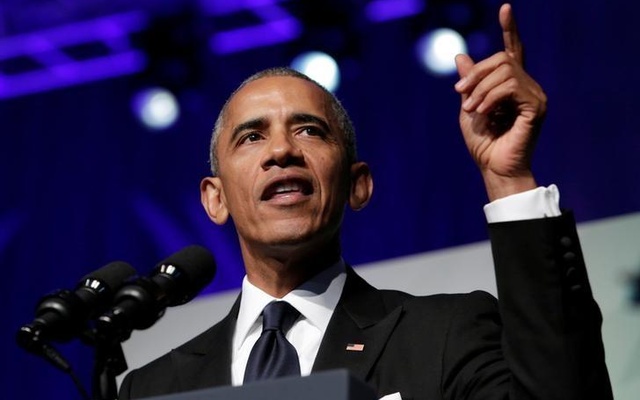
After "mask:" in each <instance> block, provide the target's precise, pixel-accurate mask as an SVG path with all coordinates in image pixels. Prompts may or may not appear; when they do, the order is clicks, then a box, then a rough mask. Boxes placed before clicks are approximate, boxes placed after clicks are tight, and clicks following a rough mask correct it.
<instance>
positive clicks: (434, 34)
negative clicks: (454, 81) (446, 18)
mask: <svg viewBox="0 0 640 400" xmlns="http://www.w3.org/2000/svg"><path fill="white" fill-rule="evenodd" d="M416 52H417V56H418V59H419V60H420V62H421V63H422V64H423V66H424V67H425V68H426V69H427V71H429V72H431V73H432V74H435V75H449V74H452V73H454V72H456V64H455V56H456V55H457V54H460V53H466V52H467V45H466V43H465V41H464V39H463V38H462V36H461V35H460V34H459V33H458V32H456V31H454V30H453V29H448V28H440V29H436V30H434V31H431V32H428V33H427V34H425V35H424V36H423V37H422V38H420V40H419V41H418V43H417V44H416Z"/></svg>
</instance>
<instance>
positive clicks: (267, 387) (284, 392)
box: [145, 369, 377, 400]
mask: <svg viewBox="0 0 640 400" xmlns="http://www.w3.org/2000/svg"><path fill="white" fill-rule="evenodd" d="M253 399H259V400H299V399H304V400H376V399H377V396H376V393H375V391H374V390H373V388H372V387H370V386H368V385H367V384H365V383H364V382H362V381H361V380H359V379H356V378H354V377H353V376H352V375H351V374H350V373H349V371H347V370H346V369H336V370H330V371H324V372H318V373H316V374H312V375H309V376H305V377H286V378H279V379H273V380H265V381H258V382H252V383H248V384H246V385H243V386H236V387H234V386H223V387H215V388H211V389H202V390H195V391H191V392H183V393H176V394H170V395H163V396H156V397H148V398H145V400H253Z"/></svg>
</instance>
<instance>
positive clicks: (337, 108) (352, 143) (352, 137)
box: [209, 67, 358, 176]
mask: <svg viewBox="0 0 640 400" xmlns="http://www.w3.org/2000/svg"><path fill="white" fill-rule="evenodd" d="M272 76H290V77H293V78H299V79H303V80H305V81H308V82H311V83H313V84H314V85H316V86H317V87H318V88H319V89H320V90H322V92H323V93H324V94H325V95H326V96H327V99H328V100H329V103H330V105H331V111H332V112H333V117H334V118H335V119H336V121H337V122H338V128H339V129H340V130H341V131H342V134H343V135H344V139H345V143H346V150H347V162H348V163H349V165H351V164H353V163H354V162H356V161H357V159H358V157H357V151H356V134H355V129H354V127H353V123H352V122H351V119H350V118H349V115H348V114H347V111H346V110H345V109H344V107H343V106H342V103H340V100H338V98H337V97H336V96H335V95H334V94H333V93H331V92H330V91H329V90H327V89H326V88H325V87H324V86H322V85H320V84H319V83H318V82H316V81H314V80H313V79H311V78H309V77H308V76H307V75H305V74H303V73H301V72H298V71H296V70H295V69H292V68H288V67H275V68H269V69H265V70H263V71H260V72H258V73H255V74H253V75H251V76H250V77H248V78H247V79H245V80H244V81H243V82H242V83H241V84H240V86H238V88H237V89H236V90H234V91H233V93H231V96H229V98H228V99H227V101H226V102H225V103H224V105H223V106H222V109H221V110H220V113H219V114H218V118H217V119H216V123H215V126H214V128H213V133H212V134H211V144H210V147H209V164H210V165H211V173H212V174H213V175H214V176H215V175H217V173H218V171H219V165H218V157H217V155H216V148H217V147H218V139H219V137H220V132H221V130H222V125H224V117H225V115H226V113H227V110H228V108H229V103H230V102H231V99H233V97H234V96H235V95H236V93H238V91H240V89H242V88H243V87H245V86H246V85H247V84H249V83H251V82H253V81H256V80H258V79H261V78H268V77H272Z"/></svg>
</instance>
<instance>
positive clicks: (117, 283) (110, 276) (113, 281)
mask: <svg viewBox="0 0 640 400" xmlns="http://www.w3.org/2000/svg"><path fill="white" fill-rule="evenodd" d="M135 274H136V270H135V269H134V268H133V267H132V266H131V265H129V264H127V263H126V262H123V261H114V262H111V263H109V264H107V265H105V266H104V267H102V268H100V269H98V270H95V271H93V272H90V273H88V274H87V275H86V276H85V277H84V278H82V280H81V281H80V285H82V286H87V287H90V286H91V285H92V282H93V281H100V282H101V283H102V285H104V286H105V287H106V288H107V289H108V290H109V291H111V292H115V291H117V290H118V289H119V288H120V287H121V286H122V285H123V284H124V282H125V281H126V280H127V279H129V278H131V277H132V276H134V275H135Z"/></svg>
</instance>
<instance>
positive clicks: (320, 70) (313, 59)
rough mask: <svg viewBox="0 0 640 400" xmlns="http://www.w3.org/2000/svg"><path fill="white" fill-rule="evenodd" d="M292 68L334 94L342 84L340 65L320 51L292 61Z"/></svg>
mask: <svg viewBox="0 0 640 400" xmlns="http://www.w3.org/2000/svg"><path fill="white" fill-rule="evenodd" d="M291 68H293V69H295V70H296V71H300V72H302V73H303V74H305V75H307V76H308V77H310V78H311V79H313V80H315V81H316V82H318V83H319V84H321V85H322V86H324V87H325V88H326V89H327V90H329V91H330V92H334V91H335V90H336V89H337V88H338V85H339V84H340V69H339V68H338V63H337V62H336V60H334V59H333V57H331V56H330V55H328V54H326V53H323V52H320V51H310V52H307V53H302V54H300V55H298V56H297V57H296V58H294V59H293V61H291Z"/></svg>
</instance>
